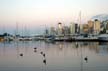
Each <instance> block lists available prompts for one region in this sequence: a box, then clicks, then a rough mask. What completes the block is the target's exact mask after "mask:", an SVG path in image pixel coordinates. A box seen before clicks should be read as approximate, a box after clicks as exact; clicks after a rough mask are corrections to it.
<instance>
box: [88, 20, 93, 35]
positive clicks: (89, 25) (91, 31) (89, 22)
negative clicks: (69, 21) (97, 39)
mask: <svg viewBox="0 0 108 71" xmlns="http://www.w3.org/2000/svg"><path fill="white" fill-rule="evenodd" d="M93 26H94V22H93V21H91V20H89V21H88V29H89V34H93V28H94V27H93Z"/></svg>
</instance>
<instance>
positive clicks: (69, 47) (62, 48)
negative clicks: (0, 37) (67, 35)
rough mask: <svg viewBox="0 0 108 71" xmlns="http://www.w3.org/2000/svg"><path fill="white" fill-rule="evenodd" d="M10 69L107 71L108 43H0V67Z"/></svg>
mask: <svg viewBox="0 0 108 71" xmlns="http://www.w3.org/2000/svg"><path fill="white" fill-rule="evenodd" d="M19 56H20V57H21V58H19ZM13 68H14V71H24V70H28V71H108V43H102V42H101V43H100V42H72V43H69V42H56V43H54V44H52V43H45V42H42V41H37V42H31V41H30V42H9V43H8V42H5V43H0V70H4V71H10V70H12V69H13Z"/></svg>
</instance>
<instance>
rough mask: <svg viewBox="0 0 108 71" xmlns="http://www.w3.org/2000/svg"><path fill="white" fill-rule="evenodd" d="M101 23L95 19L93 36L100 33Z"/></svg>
mask: <svg viewBox="0 0 108 71" xmlns="http://www.w3.org/2000/svg"><path fill="white" fill-rule="evenodd" d="M100 27H101V22H100V21H99V20H98V19H95V21H94V34H95V35H98V34H99V33H100V30H101V28H100Z"/></svg>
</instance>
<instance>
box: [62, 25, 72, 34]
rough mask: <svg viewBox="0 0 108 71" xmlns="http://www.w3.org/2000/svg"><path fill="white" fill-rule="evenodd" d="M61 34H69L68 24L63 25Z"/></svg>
mask: <svg viewBox="0 0 108 71" xmlns="http://www.w3.org/2000/svg"><path fill="white" fill-rule="evenodd" d="M63 34H64V35H69V34H70V28H69V27H68V26H64V27H63Z"/></svg>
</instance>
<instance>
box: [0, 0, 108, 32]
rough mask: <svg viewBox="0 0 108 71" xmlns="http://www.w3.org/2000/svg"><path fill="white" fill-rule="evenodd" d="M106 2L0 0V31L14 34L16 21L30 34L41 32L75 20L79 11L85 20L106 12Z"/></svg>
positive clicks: (107, 10)
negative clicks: (48, 27) (46, 27)
mask: <svg viewBox="0 0 108 71" xmlns="http://www.w3.org/2000/svg"><path fill="white" fill-rule="evenodd" d="M107 4H108V0H0V32H1V33H2V32H3V31H6V32H11V33H15V29H16V27H15V26H16V22H17V23H18V26H19V28H18V29H19V32H22V31H24V27H26V28H25V29H27V30H26V31H29V33H33V34H34V33H42V31H43V29H44V28H45V25H46V26H55V25H57V23H58V22H62V23H63V24H66V25H67V24H68V25H69V23H70V22H78V18H79V12H80V11H81V12H82V22H83V23H84V22H86V21H87V20H88V19H90V18H91V17H92V16H94V15H97V14H107V13H108V5H107ZM22 28H23V29H22ZM38 31H39V32H38Z"/></svg>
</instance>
